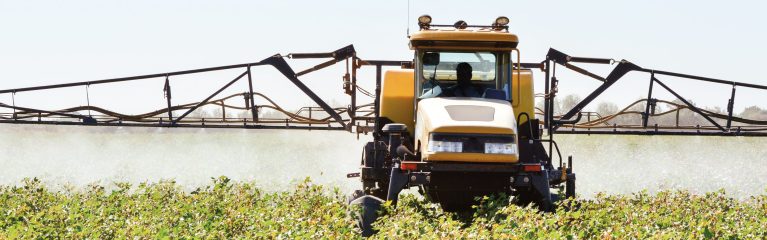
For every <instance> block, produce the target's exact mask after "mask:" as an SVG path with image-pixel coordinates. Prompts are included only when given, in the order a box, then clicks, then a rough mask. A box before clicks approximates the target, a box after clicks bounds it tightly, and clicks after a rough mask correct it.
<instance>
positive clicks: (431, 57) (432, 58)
mask: <svg viewBox="0 0 767 240" xmlns="http://www.w3.org/2000/svg"><path fill="white" fill-rule="evenodd" d="M422 60H423V65H432V66H433V65H437V64H439V53H436V52H428V53H424V54H423V58H422Z"/></svg>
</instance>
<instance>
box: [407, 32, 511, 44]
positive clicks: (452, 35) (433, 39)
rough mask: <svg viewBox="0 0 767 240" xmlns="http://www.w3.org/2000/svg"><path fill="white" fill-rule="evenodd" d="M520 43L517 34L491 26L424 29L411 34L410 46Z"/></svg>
mask: <svg viewBox="0 0 767 240" xmlns="http://www.w3.org/2000/svg"><path fill="white" fill-rule="evenodd" d="M518 43H519V38H518V37H517V35H515V34H512V33H509V32H508V31H503V30H494V29H490V28H479V29H456V28H444V29H443V28H436V29H423V30H420V31H418V32H416V33H413V34H412V35H411V36H410V48H411V49H416V48H441V47H456V46H464V47H472V46H476V47H483V48H488V47H490V48H509V49H511V48H516V47H517V44H518Z"/></svg>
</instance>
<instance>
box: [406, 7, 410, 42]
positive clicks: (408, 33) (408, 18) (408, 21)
mask: <svg viewBox="0 0 767 240" xmlns="http://www.w3.org/2000/svg"><path fill="white" fill-rule="evenodd" d="M406 26H407V38H410V0H407V25H406Z"/></svg>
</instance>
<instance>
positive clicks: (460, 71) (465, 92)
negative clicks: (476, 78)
mask: <svg viewBox="0 0 767 240" xmlns="http://www.w3.org/2000/svg"><path fill="white" fill-rule="evenodd" d="M472 71H473V70H472V68H471V65H470V64H468V63H465V62H462V63H459V64H458V66H456V68H455V73H456V78H457V84H456V85H455V86H451V87H449V88H448V89H446V90H447V91H446V92H447V93H448V94H451V95H452V96H453V97H480V94H479V92H478V91H477V89H476V88H474V85H473V84H471V77H472V75H473V74H472Z"/></svg>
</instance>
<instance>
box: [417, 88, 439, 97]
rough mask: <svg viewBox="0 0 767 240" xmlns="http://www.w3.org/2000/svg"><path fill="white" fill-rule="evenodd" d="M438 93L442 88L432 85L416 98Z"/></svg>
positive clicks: (437, 94) (434, 95)
mask: <svg viewBox="0 0 767 240" xmlns="http://www.w3.org/2000/svg"><path fill="white" fill-rule="evenodd" d="M440 94H442V88H441V87H439V86H434V87H432V88H431V89H429V90H426V91H425V92H424V93H423V94H421V96H420V97H418V99H427V98H433V97H439V95H440Z"/></svg>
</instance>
